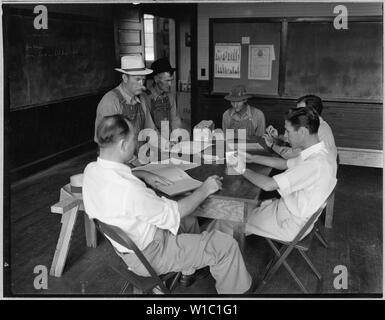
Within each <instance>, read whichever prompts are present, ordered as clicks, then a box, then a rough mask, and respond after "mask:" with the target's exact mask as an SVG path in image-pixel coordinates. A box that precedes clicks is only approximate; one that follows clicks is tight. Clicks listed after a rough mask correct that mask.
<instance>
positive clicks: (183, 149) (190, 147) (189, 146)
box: [170, 141, 212, 154]
mask: <svg viewBox="0 0 385 320" xmlns="http://www.w3.org/2000/svg"><path fill="white" fill-rule="evenodd" d="M210 146H212V143H208V142H201V141H182V142H179V143H177V144H176V145H175V146H173V147H172V148H171V150H170V152H171V153H182V154H197V153H200V152H202V151H203V150H205V149H207V148H208V147H210Z"/></svg>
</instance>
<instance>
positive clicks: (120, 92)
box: [94, 54, 156, 154]
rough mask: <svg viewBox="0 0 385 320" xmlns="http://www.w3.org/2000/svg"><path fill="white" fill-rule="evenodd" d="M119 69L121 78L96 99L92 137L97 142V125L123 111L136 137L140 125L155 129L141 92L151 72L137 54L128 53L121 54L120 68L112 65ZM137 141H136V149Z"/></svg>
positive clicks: (142, 127) (140, 128)
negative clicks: (100, 98) (97, 102)
mask: <svg viewBox="0 0 385 320" xmlns="http://www.w3.org/2000/svg"><path fill="white" fill-rule="evenodd" d="M115 70H116V71H118V72H121V73H122V82H121V83H120V84H119V85H118V86H117V87H116V88H114V89H112V90H111V91H109V92H107V93H106V94H105V95H104V96H103V98H102V100H101V101H100V102H99V105H98V108H97V111H96V120H95V137H94V140H95V142H96V143H97V142H98V141H97V137H96V129H97V127H98V125H99V123H100V122H101V120H102V119H103V117H105V116H110V115H113V114H123V115H125V116H126V117H127V118H128V119H130V121H131V123H132V125H133V127H134V133H135V135H136V137H137V136H138V134H139V132H140V131H141V130H142V129H145V128H150V129H154V130H155V129H156V128H155V125H154V122H153V121H152V118H151V114H150V110H149V108H148V106H147V99H145V96H144V94H143V92H144V91H145V90H146V87H145V86H144V82H145V79H146V75H149V74H150V73H152V70H151V69H147V68H146V67H145V65H144V61H143V58H142V56H141V55H140V54H137V55H127V56H122V58H121V68H115ZM139 147H140V145H139V144H137V148H136V152H135V154H137V153H138V150H139Z"/></svg>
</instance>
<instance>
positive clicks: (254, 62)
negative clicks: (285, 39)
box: [248, 45, 275, 80]
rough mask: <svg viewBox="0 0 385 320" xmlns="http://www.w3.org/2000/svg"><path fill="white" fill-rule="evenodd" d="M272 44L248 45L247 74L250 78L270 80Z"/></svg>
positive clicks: (272, 55)
mask: <svg viewBox="0 0 385 320" xmlns="http://www.w3.org/2000/svg"><path fill="white" fill-rule="evenodd" d="M273 50H274V48H273V46H272V45H251V46H249V74H248V78H249V79H252V80H271V71H272V61H273V60H275V53H274V52H273Z"/></svg>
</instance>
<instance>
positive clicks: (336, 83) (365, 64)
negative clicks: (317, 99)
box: [285, 21, 383, 101]
mask: <svg viewBox="0 0 385 320" xmlns="http://www.w3.org/2000/svg"><path fill="white" fill-rule="evenodd" d="M382 30H383V26H382V23H381V22H375V21H373V22H358V21H349V22H348V29H347V30H344V29H340V30H337V29H335V28H334V26H333V22H332V21H328V22H299V23H289V26H288V38H287V60H286V81H285V95H287V96H294V97H298V96H301V95H303V94H304V93H314V94H317V95H319V96H321V97H322V98H324V99H325V98H327V99H334V98H335V99H344V100H346V99H352V100H354V99H369V100H379V101H382V97H383V92H382V86H383V78H382V77H383V76H382V71H383V60H382V48H383V35H382Z"/></svg>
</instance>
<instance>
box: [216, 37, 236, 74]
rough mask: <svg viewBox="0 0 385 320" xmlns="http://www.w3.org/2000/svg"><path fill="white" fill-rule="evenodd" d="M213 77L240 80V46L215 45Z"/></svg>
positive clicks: (230, 44)
mask: <svg viewBox="0 0 385 320" xmlns="http://www.w3.org/2000/svg"><path fill="white" fill-rule="evenodd" d="M214 77H215V78H234V79H240V78H241V44H240V43H227V44H226V43H216V44H215V50H214Z"/></svg>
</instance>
